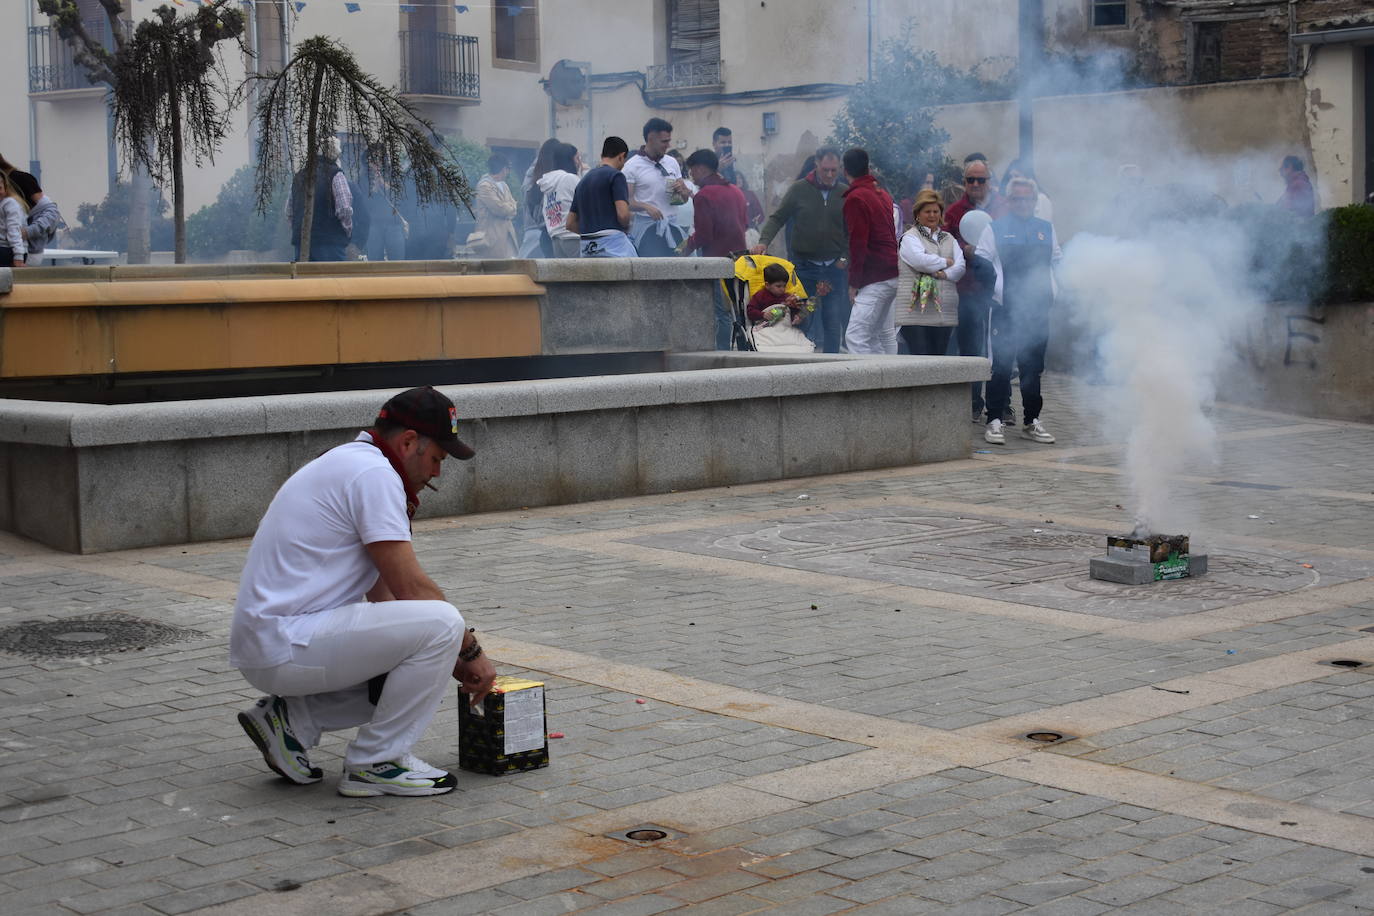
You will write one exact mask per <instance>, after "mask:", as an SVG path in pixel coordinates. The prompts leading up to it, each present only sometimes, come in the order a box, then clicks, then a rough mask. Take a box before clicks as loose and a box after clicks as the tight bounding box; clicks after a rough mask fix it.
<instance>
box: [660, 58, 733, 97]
mask: <svg viewBox="0 0 1374 916" xmlns="http://www.w3.org/2000/svg"><path fill="white" fill-rule="evenodd" d="M723 85H724V80H723V79H722V78H721V66H720V61H718V60H693V61H685V62H682V63H676V64H668V65H666V66H660V67H650V68H649V69H648V71H647V73H646V74H645V83H644V88H645V89H646V90H647V91H649V92H677V91H680V90H686V89H720V88H721V87H722V86H723Z"/></svg>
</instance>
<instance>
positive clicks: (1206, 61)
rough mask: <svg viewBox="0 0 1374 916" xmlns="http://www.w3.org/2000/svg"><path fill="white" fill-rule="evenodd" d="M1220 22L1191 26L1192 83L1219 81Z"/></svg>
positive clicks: (1200, 23)
mask: <svg viewBox="0 0 1374 916" xmlns="http://www.w3.org/2000/svg"><path fill="white" fill-rule="evenodd" d="M1224 25H1225V23H1222V22H1198V23H1194V25H1193V29H1194V31H1193V82H1195V83H1215V82H1217V81H1218V80H1220V79H1221V37H1222V28H1223V26H1224Z"/></svg>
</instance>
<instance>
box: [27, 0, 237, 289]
mask: <svg viewBox="0 0 1374 916" xmlns="http://www.w3.org/2000/svg"><path fill="white" fill-rule="evenodd" d="M99 2H100V5H101V7H102V8H103V9H104V10H105V15H106V17H107V18H108V19H109V22H110V32H111V34H112V35H113V36H114V48H113V50H111V49H110V48H108V47H106V46H105V45H104V44H103V43H102V42H101V41H99V40H98V39H96V38H95V37H94V36H92V35H91V34H90V31H89V30H88V29H87V27H86V23H85V22H84V21H83V20H82V18H81V10H80V8H79V7H78V5H77V4H76V2H75V0H38V9H39V10H40V11H41V12H43V13H46V14H47V16H48V18H49V19H50V21H51V22H52V23H53V25H54V26H55V27H56V28H57V33H58V36H59V37H60V38H62V40H63V41H65V42H67V44H68V45H70V46H71V47H72V49H73V51H74V57H75V60H76V62H77V63H78V64H79V65H80V66H81V67H82V68H83V69H85V71H86V73H87V75H88V76H89V77H90V78H91V80H92V81H98V82H103V83H106V84H107V85H109V87H110V93H111V107H112V109H113V114H114V122H115V131H116V135H117V136H118V138H119V141H120V145H121V146H122V147H123V148H124V152H125V154H126V155H127V156H128V158H129V160H130V162H131V164H132V165H133V166H134V171H137V170H138V168H139V167H141V168H142V169H143V170H144V171H146V173H147V174H148V175H150V176H152V177H153V178H155V179H157V180H158V181H161V182H165V181H166V179H167V177H168V176H169V175H170V177H171V180H172V206H173V219H174V224H175V226H176V242H175V247H176V262H177V263H178V264H181V263H184V262H185V260H186V201H185V178H184V168H185V157H186V153H187V152H188V146H189V152H190V154H191V155H192V156H193V157H194V159H195V161H196V163H197V164H199V163H200V162H201V161H202V160H203V159H206V158H208V159H211V160H213V158H214V154H215V152H216V150H217V149H218V148H219V144H220V141H222V140H223V139H224V136H225V134H226V132H227V130H228V119H227V115H226V114H225V113H224V112H223V111H222V109H221V107H220V105H219V101H220V99H221V98H222V97H223V96H224V94H225V90H224V88H223V87H225V86H226V85H227V79H226V77H225V74H224V71H223V68H222V67H220V66H219V60H218V58H217V57H216V55H215V54H214V53H213V48H214V46H215V45H216V44H217V43H218V42H221V41H229V40H233V41H239V36H240V35H242V34H243V29H244V18H243V13H242V12H240V11H239V10H238V9H233V8H229V3H230V2H231V0H206V2H205V4H204V5H203V6H201V7H200V8H199V9H198V10H197V11H195V12H194V13H190V14H188V15H185V16H181V17H178V16H177V14H176V10H174V9H173V8H172V7H170V6H160V7H158V8H157V9H155V10H154V11H153V17H152V18H151V19H147V20H144V21H143V22H140V23H139V25H138V28H137V29H135V30H134V31H133V32H132V33H131V34H130V33H129V32H128V31H127V30H126V29H125V28H124V25H123V22H122V21H121V19H120V17H121V15H122V14H123V12H124V4H123V3H122V2H121V0H99ZM240 44H241V43H240ZM133 187H134V190H135V195H134V199H133V200H132V201H131V206H130V213H129V260H130V261H131V262H133V263H141V262H143V261H146V260H147V249H148V243H147V235H148V225H147V224H148V220H147V210H148V203H147V200H148V194H147V185H146V183H144V182H140V181H139V180H138V176H137V175H135V180H134V183H133ZM139 191H141V192H142V193H141V194H140V193H138V192H139ZM139 214H142V218H141V219H140V218H139Z"/></svg>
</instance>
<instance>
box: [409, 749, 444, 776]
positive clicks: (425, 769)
mask: <svg viewBox="0 0 1374 916" xmlns="http://www.w3.org/2000/svg"><path fill="white" fill-rule="evenodd" d="M398 762H399V763H400V764H401V766H403V767H405V768H406V769H407V770H409V771H410V772H412V773H414V774H415V775H416V776H421V777H423V778H425V779H441V778H442V777H444V776H447V775H448V774H447V773H445V772H444V771H443V770H441V769H439V768H438V767H436V766H434V765H433V764H429V763H425V762H424V761H423V760H421V759H420V758H419V757H416V756H415V755H414V754H403V755H402V756H401V759H400V760H399V761H398Z"/></svg>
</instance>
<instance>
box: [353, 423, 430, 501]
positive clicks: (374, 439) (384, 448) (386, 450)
mask: <svg viewBox="0 0 1374 916" xmlns="http://www.w3.org/2000/svg"><path fill="white" fill-rule="evenodd" d="M363 432H365V433H367V435H368V438H367V439H365V440H363V441H364V442H371V443H372V444H373V445H375V446H377V451H379V452H381V453H382V454H383V455H385V456H386V460H387V461H389V462H391V468H392V470H394V471H395V472H396V474H397V475H398V476H399V477H400V478H401V486H402V487H404V488H405V491H406V517H407V518H414V517H415V510H416V509H418V508H420V490H419V488H418V487H415V486H414V485H413V484H411V482H410V478H409V477H407V476H406V469H405V465H403V464H401V456H400V455H398V454H396V450H395V449H393V448H392V447H391V446H390V445H388V444H387V443H386V441H385V440H384V439H382V438H381V437H380V436H378V435H377V434H376V433H374V432H372V431H371V430H367V429H365V430H363Z"/></svg>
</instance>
